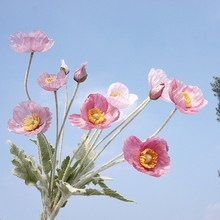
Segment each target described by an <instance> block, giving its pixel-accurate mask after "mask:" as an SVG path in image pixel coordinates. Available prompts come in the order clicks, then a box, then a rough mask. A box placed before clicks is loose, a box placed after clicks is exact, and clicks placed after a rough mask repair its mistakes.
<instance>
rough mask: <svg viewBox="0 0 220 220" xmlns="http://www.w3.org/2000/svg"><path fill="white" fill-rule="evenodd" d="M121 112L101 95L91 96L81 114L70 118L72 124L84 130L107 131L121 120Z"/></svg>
mask: <svg viewBox="0 0 220 220" xmlns="http://www.w3.org/2000/svg"><path fill="white" fill-rule="evenodd" d="M119 115H120V112H119V110H118V109H117V108H115V107H113V106H112V105H111V104H109V103H108V102H107V100H106V98H105V97H104V96H102V95H101V94H90V95H89V96H88V98H87V99H86V101H85V102H84V103H83V105H82V108H81V114H72V115H70V116H69V120H70V123H71V124H72V125H73V126H77V127H79V128H82V129H84V130H91V129H92V128H96V129H105V128H108V127H109V126H110V124H111V123H113V122H115V121H116V120H117V119H118V118H119Z"/></svg>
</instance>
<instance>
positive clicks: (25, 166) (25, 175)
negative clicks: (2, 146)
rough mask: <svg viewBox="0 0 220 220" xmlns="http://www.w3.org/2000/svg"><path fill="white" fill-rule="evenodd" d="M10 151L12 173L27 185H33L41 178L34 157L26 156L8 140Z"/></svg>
mask: <svg viewBox="0 0 220 220" xmlns="http://www.w3.org/2000/svg"><path fill="white" fill-rule="evenodd" d="M9 144H10V147H11V148H10V152H11V154H12V155H13V156H14V159H13V160H12V164H13V165H14V166H15V168H14V170H13V171H12V173H13V175H15V176H17V177H19V178H21V179H23V180H24V181H25V184H27V185H35V184H36V183H37V181H38V180H39V179H41V178H42V177H41V173H40V170H39V169H38V168H37V167H36V165H35V161H34V158H33V157H32V156H31V157H27V156H26V154H25V152H24V151H23V150H21V151H20V150H19V148H18V147H17V146H16V145H15V144H13V143H12V142H9Z"/></svg>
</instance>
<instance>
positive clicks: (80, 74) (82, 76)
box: [74, 63, 88, 83]
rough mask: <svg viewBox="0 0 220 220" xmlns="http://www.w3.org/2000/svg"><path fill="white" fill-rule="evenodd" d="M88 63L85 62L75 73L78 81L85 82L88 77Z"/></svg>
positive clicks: (75, 78)
mask: <svg viewBox="0 0 220 220" xmlns="http://www.w3.org/2000/svg"><path fill="white" fill-rule="evenodd" d="M86 64H87V63H83V64H82V65H81V66H80V68H79V69H78V70H76V72H75V73H74V80H75V81H76V82H78V83H81V82H84V81H85V80H86V78H87V75H88V74H87V72H86Z"/></svg>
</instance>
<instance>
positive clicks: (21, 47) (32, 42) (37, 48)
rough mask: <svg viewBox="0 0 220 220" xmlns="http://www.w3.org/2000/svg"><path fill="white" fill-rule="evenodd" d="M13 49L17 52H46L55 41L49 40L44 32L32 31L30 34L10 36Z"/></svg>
mask: <svg viewBox="0 0 220 220" xmlns="http://www.w3.org/2000/svg"><path fill="white" fill-rule="evenodd" d="M10 40H11V43H12V44H11V45H10V47H11V49H13V50H14V51H16V52H19V53H24V52H45V51H48V50H49V49H50V48H51V47H52V46H53V45H54V41H53V40H52V39H49V38H48V37H47V35H46V34H45V33H44V32H42V31H37V30H34V31H31V32H30V33H24V32H16V33H14V34H12V35H11V36H10Z"/></svg>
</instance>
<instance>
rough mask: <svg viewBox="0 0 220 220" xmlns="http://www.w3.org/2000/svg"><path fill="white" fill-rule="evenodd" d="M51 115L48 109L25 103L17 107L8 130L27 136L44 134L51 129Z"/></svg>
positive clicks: (29, 102) (30, 102) (28, 102)
mask: <svg viewBox="0 0 220 220" xmlns="http://www.w3.org/2000/svg"><path fill="white" fill-rule="evenodd" d="M51 121H52V117H51V113H50V111H49V109H48V108H47V107H41V106H40V105H38V104H36V103H34V102H32V101H25V102H22V103H20V104H19V105H17V106H16V107H15V109H14V111H13V117H12V119H10V120H9V122H8V130H9V131H12V132H15V133H17V134H24V135H27V136H32V135H36V134H38V133H40V132H41V133H44V132H46V131H47V129H48V128H49V127H50V125H51Z"/></svg>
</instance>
